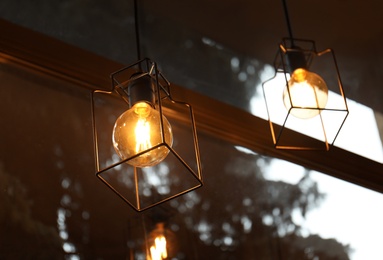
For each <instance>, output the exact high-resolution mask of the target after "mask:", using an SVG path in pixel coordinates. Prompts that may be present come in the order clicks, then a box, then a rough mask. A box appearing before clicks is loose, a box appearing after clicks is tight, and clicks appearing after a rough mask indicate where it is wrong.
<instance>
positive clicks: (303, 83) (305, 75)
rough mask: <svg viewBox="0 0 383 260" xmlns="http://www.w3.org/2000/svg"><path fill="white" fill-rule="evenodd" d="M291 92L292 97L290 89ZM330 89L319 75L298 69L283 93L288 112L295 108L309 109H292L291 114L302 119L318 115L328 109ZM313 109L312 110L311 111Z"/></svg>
mask: <svg viewBox="0 0 383 260" xmlns="http://www.w3.org/2000/svg"><path fill="white" fill-rule="evenodd" d="M287 88H289V91H290V97H291V102H290V97H289V93H288V89H287ZM327 98H328V88H327V85H326V82H325V81H324V80H323V79H322V78H321V77H320V76H319V75H317V74H315V73H313V72H310V71H308V70H305V69H301V68H299V69H296V70H294V72H293V73H292V74H291V78H290V80H289V82H288V86H287V87H286V88H285V90H284V92H283V102H284V104H285V107H286V109H287V110H289V109H290V108H291V104H292V106H293V107H299V108H308V109H292V110H291V114H292V115H293V116H295V117H298V118H301V119H308V118H312V117H314V116H316V115H318V114H319V113H320V112H321V110H319V109H317V108H320V109H323V108H325V107H326V104H327ZM309 108H311V109H309Z"/></svg>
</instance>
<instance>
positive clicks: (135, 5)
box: [134, 0, 141, 60]
mask: <svg viewBox="0 0 383 260" xmlns="http://www.w3.org/2000/svg"><path fill="white" fill-rule="evenodd" d="M134 25H135V31H136V32H135V33H136V48H137V60H141V49H140V33H139V27H138V4H137V0H134Z"/></svg>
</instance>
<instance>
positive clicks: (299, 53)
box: [262, 0, 349, 151]
mask: <svg viewBox="0 0 383 260" xmlns="http://www.w3.org/2000/svg"><path fill="white" fill-rule="evenodd" d="M282 3H283V7H284V13H285V17H286V22H287V27H288V31H289V37H287V38H283V39H282V41H281V43H280V44H279V49H278V52H277V55H276V57H275V60H274V69H275V74H274V76H273V77H272V78H271V79H269V80H267V81H265V82H263V84H262V89H263V94H264V98H265V102H266V108H267V113H268V120H269V125H270V131H271V136H272V140H273V143H274V147H275V148H277V149H291V150H326V151H328V150H329V149H330V147H331V146H332V145H333V144H334V142H335V139H336V138H337V136H338V134H339V131H340V130H341V128H342V126H343V124H344V122H345V120H346V118H347V116H348V113H349V111H348V107H347V101H346V97H345V95H344V90H343V85H342V81H341V78H340V74H339V69H338V65H337V61H336V59H335V54H334V51H333V50H332V49H326V50H324V51H320V52H319V51H317V49H316V45H315V42H314V41H312V40H305V39H296V38H294V37H293V35H292V30H291V25H290V20H289V16H288V11H287V5H286V1H285V0H282ZM291 130H293V131H291Z"/></svg>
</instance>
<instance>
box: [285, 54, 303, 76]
mask: <svg viewBox="0 0 383 260" xmlns="http://www.w3.org/2000/svg"><path fill="white" fill-rule="evenodd" d="M286 65H287V70H288V73H290V74H292V73H293V72H294V70H296V69H299V68H300V69H307V62H306V57H305V54H304V53H303V52H302V51H301V50H300V49H298V48H295V49H293V50H288V51H287V52H286Z"/></svg>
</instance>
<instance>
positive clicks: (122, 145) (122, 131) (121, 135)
mask: <svg viewBox="0 0 383 260" xmlns="http://www.w3.org/2000/svg"><path fill="white" fill-rule="evenodd" d="M162 121H163V130H164V136H165V142H166V143H167V144H168V145H169V146H172V144H173V134H172V129H171V126H170V124H169V121H168V120H167V119H166V117H165V116H162ZM112 138H113V146H114V149H115V150H116V152H117V154H118V155H119V156H120V158H121V159H123V160H124V159H126V158H129V157H131V156H133V155H136V154H138V153H140V152H142V151H145V150H148V149H150V148H152V147H154V146H156V145H158V144H160V143H162V134H161V127H160V113H159V112H158V111H157V110H155V109H154V108H152V106H151V105H150V104H148V103H146V102H139V103H136V104H135V105H134V106H133V107H131V108H130V109H129V110H127V111H125V112H124V113H123V114H122V115H121V116H120V117H119V118H118V119H117V120H116V123H115V124H114V129H113V137H112ZM168 153H169V149H168V148H167V147H166V146H160V147H158V148H155V149H153V150H151V151H149V152H146V153H144V154H142V155H140V156H138V157H136V158H134V159H131V160H129V161H127V163H128V164H130V165H132V166H135V167H148V166H154V165H156V164H158V163H160V162H161V161H162V160H164V159H165V157H166V156H167V155H168Z"/></svg>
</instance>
